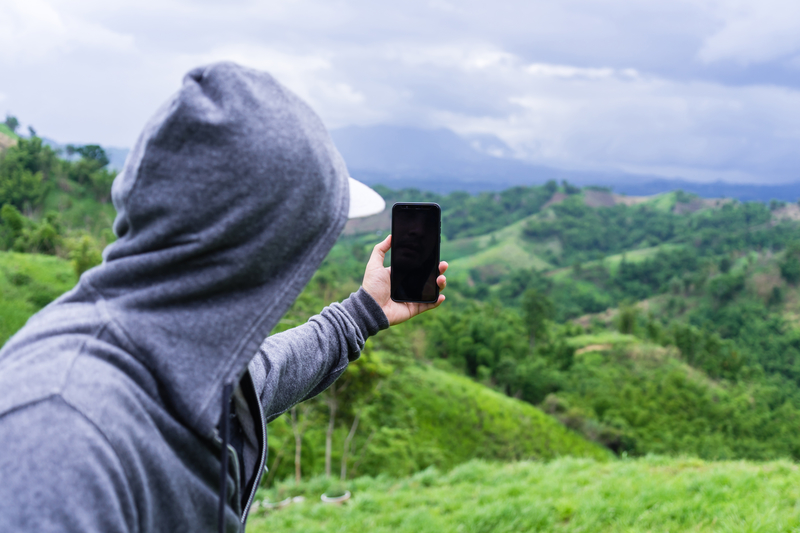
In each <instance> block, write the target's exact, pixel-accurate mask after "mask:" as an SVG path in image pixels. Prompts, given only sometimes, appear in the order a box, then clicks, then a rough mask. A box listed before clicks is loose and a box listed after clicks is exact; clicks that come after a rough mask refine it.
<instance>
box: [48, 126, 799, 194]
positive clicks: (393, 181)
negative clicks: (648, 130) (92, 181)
mask: <svg viewBox="0 0 800 533" xmlns="http://www.w3.org/2000/svg"><path fill="white" fill-rule="evenodd" d="M331 136H332V137H333V140H334V142H335V143H336V146H337V148H338V149H339V151H340V152H341V154H342V156H343V157H344V159H345V161H346V162H347V167H348V169H349V170H350V174H351V175H352V176H353V177H354V178H356V179H358V180H361V181H363V182H364V183H367V184H370V185H375V184H382V185H385V186H387V187H390V188H393V189H402V188H410V187H414V188H417V189H422V190H428V191H432V192H437V193H449V192H452V191H456V190H462V191H467V192H469V193H473V194H474V193H478V192H481V191H498V190H503V189H507V188H508V187H512V186H515V185H534V184H542V183H544V182H546V181H548V180H556V181H558V182H560V181H562V180H568V181H569V182H570V183H574V184H576V185H583V186H585V185H598V186H605V187H610V188H612V189H613V190H614V191H615V192H617V193H620V194H627V195H631V196H645V195H652V194H658V193H662V192H668V191H673V190H677V189H681V190H684V191H686V192H691V193H695V194H697V195H699V196H702V197H705V198H719V197H725V198H736V199H738V200H741V201H761V202H768V201H770V200H773V199H776V200H782V201H790V202H794V201H797V200H798V199H800V182H796V183H786V184H779V185H774V184H770V185H758V184H740V183H728V182H721V181H718V182H714V183H697V182H692V181H687V180H681V179H665V178H663V177H660V176H654V175H650V176H648V175H636V174H627V173H623V172H618V173H606V172H590V171H572V170H564V169H558V168H553V167H546V166H541V165H533V164H529V163H526V162H524V161H520V160H518V159H513V158H512V157H511V155H512V150H511V148H510V147H508V146H507V145H506V144H505V143H504V142H503V141H502V140H500V139H499V138H497V137H495V136H492V135H474V136H469V137H461V136H459V135H457V134H456V133H454V132H453V131H451V130H447V129H433V130H430V129H421V128H410V127H401V126H388V125H378V126H366V127H361V126H348V127H345V128H339V129H335V130H332V131H331ZM45 142H47V143H48V144H50V145H51V146H53V147H54V148H63V147H64V146H65V145H61V144H59V143H57V142H55V141H52V140H50V139H46V140H45ZM104 149H105V150H106V153H107V155H108V157H109V159H110V161H111V163H110V165H109V166H111V167H112V168H116V169H122V167H123V166H124V164H125V158H126V157H127V155H128V151H129V150H128V149H126V148H115V147H104Z"/></svg>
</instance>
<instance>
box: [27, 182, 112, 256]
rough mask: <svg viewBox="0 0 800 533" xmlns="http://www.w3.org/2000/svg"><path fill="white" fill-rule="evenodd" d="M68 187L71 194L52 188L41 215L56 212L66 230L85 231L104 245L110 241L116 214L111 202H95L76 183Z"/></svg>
mask: <svg viewBox="0 0 800 533" xmlns="http://www.w3.org/2000/svg"><path fill="white" fill-rule="evenodd" d="M69 186H70V187H72V188H74V190H73V191H72V192H65V191H63V190H61V189H60V188H58V187H54V188H53V189H52V190H51V191H50V193H49V194H48V195H47V197H46V198H45V200H44V205H43V208H42V213H47V212H48V211H56V212H57V213H58V214H59V215H60V217H61V222H62V223H63V224H65V225H66V226H67V227H68V228H70V229H73V230H78V229H82V230H85V231H86V232H88V233H90V234H92V235H93V236H94V237H95V238H97V239H98V240H101V241H103V242H104V243H105V242H110V241H112V240H113V234H112V233H111V227H112V226H113V224H114V218H115V217H116V216H117V212H116V210H115V209H114V206H113V205H112V204H111V202H110V201H109V202H106V203H100V202H98V201H96V200H95V199H94V198H92V197H91V196H90V194H89V193H87V192H85V191H84V190H83V189H84V187H82V186H80V185H78V184H76V183H73V182H70V183H69Z"/></svg>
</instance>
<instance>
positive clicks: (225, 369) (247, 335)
mask: <svg viewBox="0 0 800 533" xmlns="http://www.w3.org/2000/svg"><path fill="white" fill-rule="evenodd" d="M334 172H336V170H335V169H334ZM337 174H338V173H337ZM341 191H342V194H341V199H340V201H339V208H338V210H337V212H336V218H337V219H338V220H337V223H336V224H332V225H331V226H329V227H328V230H327V231H326V232H325V233H324V234H323V236H322V238H320V239H319V240H318V241H317V243H316V245H315V246H313V247H312V248H310V249H309V250H307V251H306V253H305V254H303V256H302V257H300V258H298V260H297V261H298V262H303V261H305V260H307V258H308V257H309V256H312V255H314V254H315V253H316V252H317V251H319V249H321V248H322V247H323V246H326V245H327V244H328V237H329V236H330V235H332V234H333V233H334V231H335V230H336V229H337V228H338V229H339V232H341V228H342V227H344V224H345V223H346V222H347V216H346V215H347V214H346V213H344V211H345V209H346V204H347V203H348V202H347V201H343V200H349V196H347V194H348V193H347V191H346V189H345V188H344V187H342V189H341ZM342 214H344V215H345V216H344V218H343V217H342ZM291 286H292V284H290V283H287V284H286V286H285V287H284V288H283V290H282V291H281V292H280V294H278V295H276V297H275V298H273V299H272V302H276V301H280V300H281V298H283V297H284V296H285V294H286V293H287V292H288V291H289V290H290V288H291ZM301 291H302V289H301ZM270 309H271V305H266V306H265V308H264V311H263V312H262V313H261V314H260V315H259V316H258V318H257V319H256V320H254V321H253V323H252V326H251V327H250V328H249V329H248V331H247V333H245V334H244V335H243V336H242V340H241V341H240V344H239V346H237V348H236V350H235V351H234V356H233V357H231V362H230V363H228V364H227V365H224V366H222V367H221V370H220V372H219V374H220V375H221V376H223V378H222V379H223V381H224V379H225V378H224V376H225V375H227V374H228V373H229V372H230V370H231V369H232V368H233V366H234V363H235V361H236V360H237V359H238V358H239V356H240V355H241V353H242V350H244V348H245V346H246V345H247V343H248V342H249V340H250V338H251V337H252V336H253V335H254V333H255V332H256V331H257V330H258V328H259V327H260V325H261V324H262V323H263V322H264V319H265V317H266V316H267V315H268V314H269V312H270ZM267 336H269V334H267ZM253 357H255V354H253ZM251 359H252V358H251ZM248 364H249V360H248ZM246 368H247V366H245V369H246ZM215 392H216V391H213V390H212V392H211V394H210V395H209V397H207V398H206V399H205V400H204V401H203V402H202V405H201V408H200V409H199V410H198V414H197V415H196V416H195V417H194V418H193V419H192V425H193V426H194V425H196V424H197V423H198V420H200V419H201V418H202V417H203V415H204V414H205V413H206V411H207V410H208V409H209V407H210V406H211V405H212V400H213V396H214V394H215Z"/></svg>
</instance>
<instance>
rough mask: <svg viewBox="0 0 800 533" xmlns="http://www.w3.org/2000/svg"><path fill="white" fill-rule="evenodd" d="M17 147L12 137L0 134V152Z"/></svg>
mask: <svg viewBox="0 0 800 533" xmlns="http://www.w3.org/2000/svg"><path fill="white" fill-rule="evenodd" d="M16 145H17V140H16V139H14V138H13V137H9V136H8V135H6V134H4V133H0V150H5V149H6V148H11V147H12V146H16Z"/></svg>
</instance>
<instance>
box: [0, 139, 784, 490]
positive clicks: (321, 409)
mask: <svg viewBox="0 0 800 533" xmlns="http://www.w3.org/2000/svg"><path fill="white" fill-rule="evenodd" d="M5 131H6V133H7V134H8V135H11V134H12V133H10V132H9V130H8V128H6V130H5ZM31 133H33V132H31ZM14 139H15V140H16V144H14V145H12V146H10V147H8V148H6V149H5V151H3V152H2V153H0V205H1V206H2V207H0V250H2V251H0V292H2V297H3V303H2V305H0V342H5V340H6V339H7V338H8V337H9V336H10V335H11V334H13V332H14V331H16V329H18V328H19V327H21V326H22V324H24V321H25V320H26V319H27V317H28V316H30V314H32V313H34V312H35V311H36V310H38V309H40V308H41V307H43V306H44V305H46V304H47V303H48V302H50V301H51V300H52V299H54V298H56V297H57V296H58V294H60V293H61V292H63V291H65V290H67V289H68V288H69V287H71V286H72V285H73V284H74V283H75V282H76V280H77V277H78V276H80V274H81V273H82V272H84V271H85V270H87V269H88V268H91V267H92V266H94V265H96V264H98V263H99V262H100V261H101V260H102V256H101V250H102V248H103V247H104V246H105V245H106V244H108V243H109V242H112V241H113V239H114V236H113V233H111V231H110V227H111V223H112V221H113V216H114V210H113V207H112V206H111V205H110V202H109V196H110V184H111V181H112V180H113V177H114V174H113V173H112V172H111V171H109V170H108V169H107V163H108V160H107V158H106V157H105V154H104V152H103V150H102V148H101V147H99V146H94V145H89V146H77V147H70V148H69V150H68V151H69V153H57V152H56V151H54V150H52V149H51V148H49V147H48V146H46V145H45V144H44V143H43V142H42V140H41V139H39V138H38V137H36V136H35V135H33V134H31V135H30V136H28V137H19V136H16V135H14ZM376 189H377V190H378V191H379V192H380V193H381V194H382V195H383V196H384V197H385V198H386V200H387V203H389V204H391V203H392V202H393V201H399V200H403V201H435V202H437V203H439V204H440V205H441V206H442V217H443V220H442V231H443V245H442V258H443V259H446V260H448V261H449V262H450V264H451V266H450V270H449V272H448V282H449V283H448V292H447V295H448V299H447V302H446V304H445V305H444V306H443V307H442V308H440V309H438V310H437V311H435V312H431V313H427V314H425V315H423V316H421V317H419V318H418V319H416V320H414V321H412V322H410V323H407V324H404V325H402V326H399V327H396V328H392V329H390V330H388V331H385V332H382V333H381V334H379V335H378V336H376V337H374V338H373V339H370V341H369V342H368V343H367V347H366V349H365V351H364V354H363V355H362V357H361V359H359V360H358V361H357V362H356V363H354V364H352V365H351V367H350V369H349V370H348V371H347V372H346V373H345V375H344V376H343V377H342V378H341V379H340V380H339V381H338V382H337V383H336V384H335V385H334V386H333V387H332V388H331V389H329V390H328V391H326V392H325V393H324V394H322V395H321V396H319V397H317V398H315V399H313V400H311V401H308V402H306V403H304V404H302V405H300V406H298V407H296V408H295V409H293V410H292V411H291V413H288V414H287V415H285V416H283V417H280V418H279V419H278V420H276V421H275V422H273V423H272V424H271V425H270V441H269V442H270V457H271V461H270V473H269V475H268V476H266V478H265V481H264V484H265V485H264V489H265V490H267V489H270V490H272V491H278V492H272V493H270V494H272V495H273V496H271V497H278V495H279V492H280V491H283V492H280V494H281V495H282V496H281V497H283V496H285V495H286V494H287V492H286V491H289V492H291V490H292V489H291V486H292V485H291V483H295V485H296V486H297V487H300V485H299V482H300V481H301V480H302V479H308V478H309V477H313V476H315V475H317V474H322V473H325V474H326V475H327V476H326V477H324V478H322V479H325V480H328V481H326V482H325V483H326V484H328V485H329V484H330V480H332V479H334V478H339V479H341V480H343V481H346V480H348V479H351V478H354V477H358V476H362V475H365V474H366V475H379V474H384V475H392V476H408V475H412V474H414V473H415V472H423V471H426V470H425V469H428V468H436V469H439V470H438V471H447V470H449V469H452V468H454V467H455V466H456V465H458V464H460V463H464V462H467V461H470V460H475V459H483V460H490V461H512V460H523V459H537V460H542V459H547V460H549V459H553V458H555V457H558V456H561V455H574V456H581V457H589V458H592V459H593V460H594V461H606V460H609V459H610V458H613V457H614V456H617V457H635V456H644V455H648V454H661V455H667V456H670V455H675V456H693V457H697V458H701V459H705V460H721V459H751V460H773V459H788V460H791V461H796V460H798V459H800V434H799V433H798V431H797V428H798V425H799V424H800V329H798V325H799V324H800V288H798V283H800V222H799V221H800V207H798V206H797V205H795V204H786V203H781V202H771V203H769V204H763V203H740V202H736V201H733V200H727V199H716V200H709V199H702V198H699V197H697V196H693V195H690V194H686V193H682V192H680V191H676V192H672V193H667V194H662V195H657V196H653V197H626V196H622V195H617V194H614V193H613V192H611V191H609V190H607V189H602V188H593V187H587V188H578V187H576V186H573V185H571V184H570V183H567V182H562V183H560V184H559V183H556V182H548V183H545V184H542V185H536V186H530V187H515V188H513V189H508V190H505V191H501V192H496V193H494V192H493V193H481V194H478V195H469V194H466V193H459V192H456V193H451V194H449V195H437V194H433V193H428V192H424V191H419V190H391V189H387V188H385V187H380V186H378V187H376ZM376 220H377V219H376ZM381 224H382V223H381V222H380V221H377V222H376V225H374V226H370V229H369V230H364V231H358V230H357V226H354V227H355V228H356V229H355V230H352V231H347V232H346V233H345V234H344V235H343V236H342V237H341V238H340V239H339V241H338V242H337V244H336V246H335V247H334V249H333V250H332V251H331V253H330V254H329V256H328V257H327V259H326V260H325V262H324V263H323V265H322V267H321V268H320V269H319V271H318V272H317V273H316V275H315V276H314V278H313V279H312V280H311V282H310V283H309V285H308V286H307V287H306V289H305V291H304V292H303V294H302V295H301V296H300V298H299V299H298V300H297V302H296V303H295V304H294V306H293V307H292V308H291V310H290V311H289V313H288V314H287V315H286V317H284V319H283V320H282V321H281V323H280V324H279V325H278V327H277V328H276V330H278V331H280V330H283V329H287V328H290V327H293V326H295V325H298V324H300V323H302V322H304V321H305V320H306V319H307V318H308V317H309V316H311V315H313V314H315V313H317V312H319V310H320V309H321V308H322V307H323V306H324V305H327V304H328V303H330V302H332V301H336V300H341V299H342V298H344V297H346V296H347V295H348V294H349V293H350V292H351V291H354V290H356V289H357V288H358V285H359V283H360V280H361V276H362V275H363V269H364V265H365V263H366V260H367V257H368V256H369V252H370V250H371V248H372V246H373V245H374V244H375V243H376V242H377V241H378V240H380V239H381V238H382V237H383V236H384V235H385V234H386V233H388V227H386V225H385V219H384V223H383V224H384V225H383V226H382V225H381ZM375 228H379V229H377V230H376V229H375ZM438 471H437V472H438ZM418 475H421V474H418ZM315 479H316V478H315ZM290 482H291V483H290ZM437 483H438V482H437ZM434 485H435V484H434ZM297 491H300V492H302V491H301V490H300V489H299V488H298V489H297ZM297 491H295V493H296V494H299V493H300V492H297ZM293 494H294V493H293Z"/></svg>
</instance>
